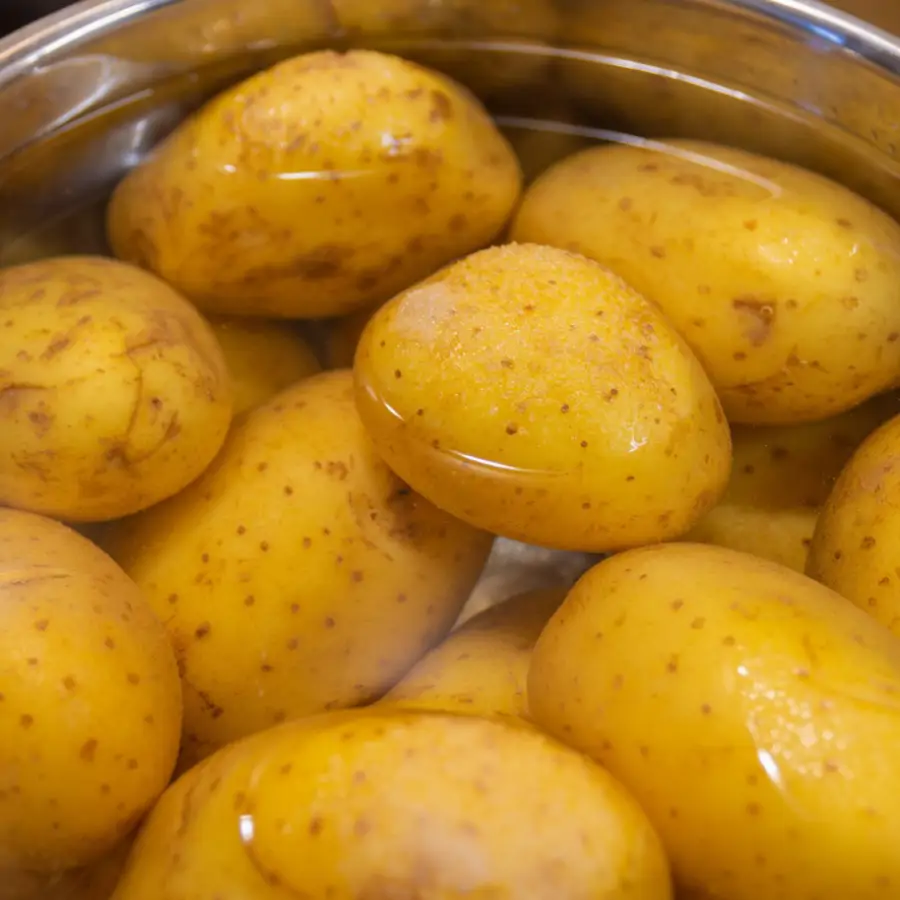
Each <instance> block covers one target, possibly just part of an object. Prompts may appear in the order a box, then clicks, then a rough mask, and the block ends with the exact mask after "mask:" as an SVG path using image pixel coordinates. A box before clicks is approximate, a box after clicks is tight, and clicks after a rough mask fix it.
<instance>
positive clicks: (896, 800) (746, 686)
mask: <svg viewBox="0 0 900 900" xmlns="http://www.w3.org/2000/svg"><path fill="white" fill-rule="evenodd" d="M528 693H529V704H530V709H531V714H532V716H533V718H534V720H535V721H536V722H537V723H538V724H539V725H541V726H542V727H543V728H545V729H547V730H548V731H549V732H550V733H551V734H554V735H557V736H558V737H562V738H564V739H565V740H566V741H567V742H568V743H570V744H571V745H572V746H574V747H576V748H578V749H580V750H582V751H584V752H586V753H588V754H589V755H590V756H592V757H593V758H594V759H596V760H598V761H599V762H600V763H601V764H602V765H604V766H605V767H606V768H607V769H608V770H609V771H610V772H611V773H612V774H613V776H615V777H616V778H618V779H619V780H620V781H621V782H622V784H624V785H625V787H626V788H628V789H629V790H630V791H631V792H632V793H633V794H634V796H635V797H636V799H637V800H638V802H639V803H641V805H642V807H643V808H644V810H646V812H647V814H648V815H649V816H650V819H651V821H652V822H653V823H654V825H655V826H656V828H657V830H658V831H659V833H660V835H661V836H662V838H663V842H664V844H665V845H666V849H667V850H668V853H669V858H670V860H671V862H672V866H673V869H674V872H675V877H676V880H678V881H681V882H683V883H684V886H685V887H686V888H688V889H692V890H696V891H698V892H699V894H700V896H704V894H706V895H708V896H709V897H716V898H719V897H722V898H726V897H727V898H728V900H760V898H763V897H764V898H766V900H800V898H804V900H811V898H813V897H815V898H817V900H847V898H850V897H852V898H853V900H875V898H886V897H891V896H894V887H892V886H896V885H897V884H900V856H898V854H897V847H898V842H900V792H898V777H900V770H898V768H897V765H896V747H897V745H898V741H900V703H898V695H900V642H898V641H897V639H896V638H895V637H894V636H893V635H891V634H890V633H889V632H888V631H887V630H886V629H884V628H882V626H881V625H879V624H878V623H877V622H875V621H873V620H872V619H871V618H869V617H868V616H866V615H865V614H864V613H862V612H860V611H859V610H858V609H856V608H854V607H853V606H852V605H851V604H849V603H847V602H846V601H844V600H843V599H842V598H841V597H839V596H838V595H837V594H835V593H833V592H832V591H829V590H827V589H826V588H824V587H822V586H821V585H818V584H816V583H815V582H813V581H811V580H809V579H808V578H805V577H804V576H803V575H800V574H799V573H797V572H793V571H791V570H790V569H786V568H784V567H782V566H778V565H776V564H774V563H771V562H768V561H766V560H761V559H757V558H756V557H753V556H749V555H747V554H743V553H737V552H734V551H732V550H725V549H722V548H718V547H706V546H702V545H697V544H669V545H663V546H658V547H651V548H645V549H641V550H635V551H631V552H629V553H623V554H621V555H619V556H616V557H613V558H612V559H609V560H607V561H605V562H602V563H600V564H599V565H598V566H596V567H595V568H594V569H592V570H591V571H590V572H589V573H588V574H587V575H585V576H584V577H583V578H582V580H581V581H580V582H579V583H578V584H577V585H576V587H575V588H574V589H573V591H572V592H571V593H570V595H569V596H568V598H567V599H566V601H565V603H564V604H563V606H562V607H561V609H560V610H559V612H557V614H556V615H555V616H554V618H553V619H552V620H551V621H550V624H549V625H548V626H547V628H546V629H545V630H544V633H543V634H542V635H541V638H540V640H539V641H538V644H537V647H536V648H535V651H534V655H533V657H532V664H531V669H530V671H529V676H528Z"/></svg>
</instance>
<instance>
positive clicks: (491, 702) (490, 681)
mask: <svg viewBox="0 0 900 900" xmlns="http://www.w3.org/2000/svg"><path fill="white" fill-rule="evenodd" d="M565 596H566V591H565V589H562V588H557V589H553V588H550V589H546V590H540V591H531V592H529V593H527V594H522V595H519V596H517V597H512V598H511V599H509V600H506V601H505V602H503V603H501V604H499V605H498V606H494V607H492V608H491V609H488V610H485V611H484V612H481V613H479V614H478V615H476V616H474V617H473V618H471V619H469V621H468V622H466V623H465V624H464V625H463V626H462V627H461V628H458V629H457V630H456V631H454V632H453V634H451V635H450V636H449V637H448V638H447V639H446V640H445V641H444V642H443V643H442V644H441V645H440V646H438V647H436V648H435V649H434V650H432V651H431V653H429V654H428V655H427V656H426V657H425V658H424V659H422V660H421V661H420V662H419V663H417V664H416V665H415V666H414V667H413V669H412V670H411V671H410V672H408V673H407V675H406V677H405V678H404V679H403V680H402V681H401V682H400V683H399V684H398V685H397V686H396V687H394V688H393V689H392V690H391V691H389V692H388V694H387V695H386V696H385V697H384V699H383V701H382V702H383V703H384V704H392V705H396V706H402V707H405V708H407V709H432V710H446V711H447V712H457V713H471V714H473V715H477V716H490V715H504V716H520V717H522V718H527V716H528V701H527V697H526V692H525V682H526V678H527V675H528V665H529V663H530V662H531V651H532V649H533V648H534V645H535V642H536V641H537V639H538V637H539V636H540V633H541V631H542V630H543V628H544V626H545V625H546V624H547V622H548V620H549V619H550V616H551V615H553V613H554V612H555V611H556V609H557V608H558V607H559V605H560V604H561V603H562V601H563V599H564V598H565Z"/></svg>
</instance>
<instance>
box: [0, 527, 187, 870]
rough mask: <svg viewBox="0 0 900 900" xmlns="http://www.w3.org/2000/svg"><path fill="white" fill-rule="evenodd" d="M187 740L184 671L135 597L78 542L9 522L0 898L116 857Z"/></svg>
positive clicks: (0, 610)
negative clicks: (3, 889) (17, 887)
mask: <svg viewBox="0 0 900 900" xmlns="http://www.w3.org/2000/svg"><path fill="white" fill-rule="evenodd" d="M180 731H181V689H180V686H179V683H178V671H177V669H176V665H175V657H174V655H173V653H172V649H171V647H170V646H169V643H168V641H167V639H166V634H165V631H164V629H163V627H162V625H161V624H160V622H159V620H158V619H157V618H156V616H155V615H154V614H153V611H152V610H151V609H150V607H149V605H148V604H147V603H146V601H145V600H144V598H143V597H142V596H141V594H140V591H139V590H138V588H137V587H136V586H135V584H134V583H133V582H132V581H131V580H130V579H129V578H127V577H126V576H125V574H124V573H123V572H122V571H121V570H120V569H119V568H118V567H117V566H116V565H115V564H114V563H113V562H112V560H110V559H109V557H107V556H106V554H104V553H103V552H102V551H100V550H99V549H97V548H96V547H95V546H94V545H93V544H91V543H90V542H89V541H87V540H85V539H84V538H82V537H81V536H80V535H78V534H76V533H75V532H74V531H71V530H70V529H68V528H66V527H65V526H63V525H60V524H59V523H57V522H54V521H52V520H50V519H45V518H43V517H40V516H35V515H32V514H31V513H25V512H19V511H18V510H9V509H0V884H7V885H10V884H15V883H16V882H17V881H19V880H21V879H22V878H24V877H25V876H28V875H33V876H35V877H38V876H41V875H55V874H58V873H62V872H64V871H65V870H67V869H72V868H76V867H79V866H84V865H88V864H91V863H93V862H95V861H97V860H99V859H100V858H101V857H102V856H103V855H104V854H106V853H108V852H110V851H112V850H113V848H114V847H115V846H116V844H117V843H118V842H119V841H120V840H121V839H122V838H123V837H124V836H125V835H127V834H128V832H129V831H130V830H131V829H132V828H133V826H134V825H135V824H136V823H137V821H138V820H139V819H140V817H141V816H142V815H143V814H144V813H145V812H146V811H147V809H148V808H149V807H150V805H151V804H152V803H153V802H154V801H155V800H156V798H157V797H158V796H159V795H160V794H161V793H162V791H163V789H164V788H165V787H166V784H167V783H168V781H169V776H170V775H171V773H172V769H173V767H174V764H175V758H176V756H177V753H178V739H179V735H180Z"/></svg>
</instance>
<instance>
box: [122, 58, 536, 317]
mask: <svg viewBox="0 0 900 900" xmlns="http://www.w3.org/2000/svg"><path fill="white" fill-rule="evenodd" d="M520 184H521V173H520V172H519V168H518V163H517V161H516V158H515V155H514V154H513V152H512V150H511V148H510V147H509V145H508V144H507V143H506V141H505V139H504V138H503V137H502V135H500V133H499V132H498V131H497V129H496V128H495V126H494V124H493V122H492V121H491V119H490V117H489V116H488V115H487V113H486V112H485V111H484V109H483V108H482V107H481V106H480V105H479V104H478V101H476V100H475V99H474V98H473V97H472V96H471V95H469V94H468V93H467V92H466V91H465V90H464V89H463V88H461V87H459V86H458V85H456V84H454V83H453V82H451V81H450V80H449V79H447V78H445V77H444V76H442V75H439V74H437V73H433V72H430V71H428V70H426V69H423V68H421V67H419V66H417V65H415V64H414V63H410V62H406V61H404V60H401V59H398V58H397V57H393V56H388V55H385V54H379V53H373V52H368V51H353V52H350V53H346V54H342V53H334V52H331V51H323V52H317V53H309V54H306V55H303V56H299V57H297V58H295V59H292V60H288V61H287V62H284V63H281V64H280V65H277V66H275V67H274V68H272V69H269V70H268V71H266V72H262V73H260V74H259V75H256V76H254V77H253V78H251V79H249V80H248V81H246V82H244V83H243V84H240V85H238V86H236V87H235V88H233V89H231V90H229V91H227V92H225V93H224V94H222V95H221V96H219V97H218V98H217V99H215V100H213V101H212V102H211V103H210V104H209V105H208V106H206V107H205V108H204V109H203V110H201V111H200V112H199V113H198V114H197V115H196V116H194V117H193V118H192V119H191V120H189V121H188V122H187V123H185V124H184V125H182V126H181V127H180V128H179V129H178V130H177V131H176V132H175V134H174V135H173V136H171V137H170V138H169V139H168V140H167V141H166V142H164V144H163V145H162V146H161V147H160V148H159V150H158V152H157V153H156V154H155V155H154V156H153V157H152V158H151V159H150V160H148V161H147V162H146V163H144V164H143V165H142V166H139V167H138V168H137V169H136V170H134V171H133V172H132V173H131V174H130V175H128V176H127V177H126V178H125V179H124V180H123V182H122V183H121V184H120V186H119V187H118V189H117V190H116V192H115V194H114V196H113V198H112V201H111V204H110V208H109V216H108V230H109V237H110V242H111V244H112V246H113V248H114V250H115V253H116V255H117V256H119V257H121V258H123V259H126V260H129V261H132V262H135V263H138V264H139V265H142V266H144V267H146V268H148V269H150V270H152V271H154V272H157V273H158V274H160V275H162V276H163V277H164V278H165V279H166V280H167V281H169V282H170V283H171V284H173V285H174V286H176V287H177V288H179V289H181V290H182V291H184V292H185V294H186V295H187V296H189V297H191V299H192V300H194V301H195V302H196V303H197V304H198V305H199V306H200V307H201V308H202V309H204V310H206V311H208V312H218V313H236V314H240V315H256V316H270V317H282V316H283V317H289V318H324V317H328V316H337V315H343V314H346V313H349V312H352V311H353V310H354V309H358V308H362V307H365V306H367V305H371V304H373V303H375V302H378V301H380V300H383V299H386V298H387V297H390V296H392V295H393V294H395V293H396V292H397V291H399V290H401V289H403V288H405V287H407V286H409V285H410V284H413V283H414V282H416V281H418V280H419V279H420V278H423V277H425V276H426V275H429V274H430V273H431V272H433V271H434V270H435V269H436V268H438V267H439V266H440V265H442V264H444V263H446V262H448V261H449V260H451V259H453V258H455V257H457V256H460V255H463V254H465V253H468V252H469V251H471V250H474V249H476V248H478V247H480V246H482V245H484V244H486V243H488V242H490V241H491V240H492V239H493V238H494V236H495V235H496V234H497V233H498V232H499V231H500V230H501V229H502V228H503V226H504V224H505V223H506V220H507V219H508V217H509V215H510V214H511V212H512V209H513V206H514V204H515V203H516V201H517V199H518V195H519V190H520Z"/></svg>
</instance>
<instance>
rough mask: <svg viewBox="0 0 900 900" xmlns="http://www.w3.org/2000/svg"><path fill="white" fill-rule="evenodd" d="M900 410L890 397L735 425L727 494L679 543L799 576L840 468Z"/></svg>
mask: <svg viewBox="0 0 900 900" xmlns="http://www.w3.org/2000/svg"><path fill="white" fill-rule="evenodd" d="M898 412H900V398H898V395H897V394H894V393H892V394H888V395H882V396H880V397H875V398H873V399H872V400H870V401H868V402H867V403H864V404H863V405H862V406H858V407H856V408H854V409H852V410H850V411H849V412H845V413H842V414H841V415H839V416H835V417H834V418H831V419H826V420H825V421H823V422H813V423H805V424H800V425H771V426H768V427H760V426H753V425H736V426H734V427H733V428H732V430H731V437H732V440H733V442H734V465H733V466H732V470H731V481H730V482H729V483H728V489H727V490H726V491H725V495H724V496H723V497H722V499H721V500H720V501H719V503H718V505H717V506H716V507H715V508H714V509H712V510H710V511H709V512H708V513H707V514H706V515H705V516H704V517H703V518H702V519H701V520H700V521H699V522H698V523H697V525H695V526H694V528H693V529H691V531H690V532H689V533H688V534H687V535H686V537H685V540H688V541H700V542H702V543H705V544H718V545H719V546H721V547H730V548H731V549H732V550H742V551H744V552H745V553H752V554H754V555H755V556H762V557H764V558H765V559H771V560H772V561H773V562H777V563H781V564H782V565H784V566H789V567H790V568H792V569H795V570H797V571H798V572H802V571H804V569H805V567H806V559H807V556H808V555H809V547H810V544H811V542H812V536H813V532H814V531H815V527H816V521H817V519H818V518H819V510H820V508H821V507H822V504H824V503H825V501H826V500H827V499H828V495H829V493H830V492H831V489H832V488H833V487H834V483H835V480H836V479H837V477H838V475H840V473H841V469H843V467H844V465H845V464H846V463H847V461H848V460H849V459H850V457H851V456H852V455H853V451H854V450H856V448H857V447H858V446H859V445H860V444H861V443H862V441H863V440H865V438H866V437H868V435H869V434H871V433H872V431H874V430H875V429H876V428H877V427H878V426H879V425H880V424H881V423H882V422H884V421H885V419H888V418H890V417H891V416H892V415H894V414H896V413H898Z"/></svg>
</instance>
